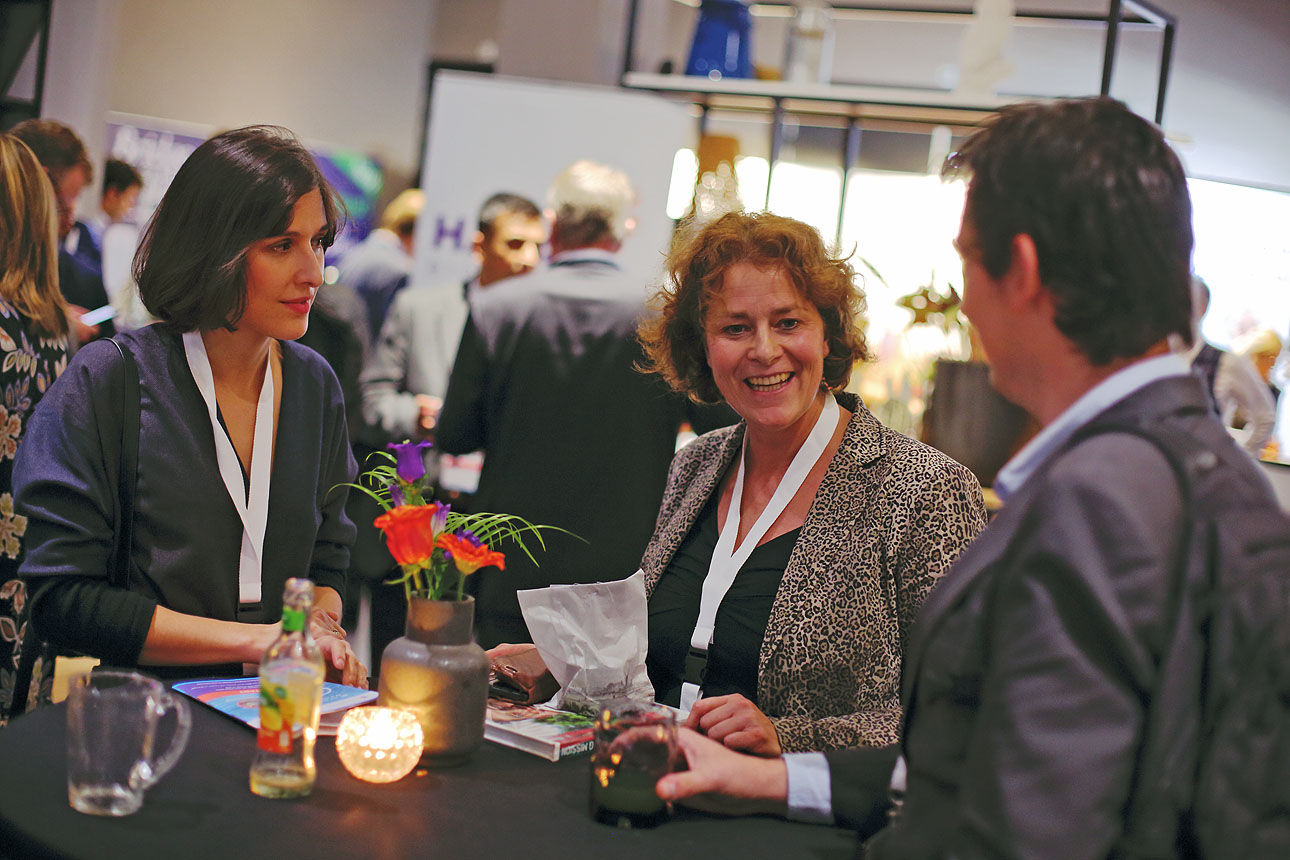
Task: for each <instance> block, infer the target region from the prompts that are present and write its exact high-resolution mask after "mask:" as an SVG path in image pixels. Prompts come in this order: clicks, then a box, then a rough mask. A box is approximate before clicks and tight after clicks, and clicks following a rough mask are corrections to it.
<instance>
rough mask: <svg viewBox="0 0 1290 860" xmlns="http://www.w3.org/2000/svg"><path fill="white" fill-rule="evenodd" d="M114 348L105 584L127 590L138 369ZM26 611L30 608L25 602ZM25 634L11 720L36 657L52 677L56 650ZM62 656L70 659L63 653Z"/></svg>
mask: <svg viewBox="0 0 1290 860" xmlns="http://www.w3.org/2000/svg"><path fill="white" fill-rule="evenodd" d="M111 343H112V345H113V346H115V347H116V348H117V351H118V352H119V353H121V364H122V368H123V373H124V374H125V386H124V392H123V395H122V397H121V468H120V471H119V473H118V478H117V510H116V523H117V527H116V545H115V546H114V547H113V551H112V562H111V565H110V566H109V567H108V571H107V574H108V582H109V583H111V584H112V585H114V586H116V587H118V588H128V587H129V583H130V564H131V562H130V552H131V548H132V547H133V545H134V485H135V482H136V480H137V478H138V469H139V403H140V401H139V366H138V365H137V364H135V361H134V356H133V355H132V354H131V353H130V349H129V347H126V346H124V345H123V344H121V343H120V342H119V341H117V340H116V339H115V338H113V339H112V340H111ZM27 606H28V611H30V609H29V607H30V606H31V602H30V600H28V602H27ZM23 629H24V631H25V635H24V636H23V638H22V641H21V643H20V645H19V647H20V648H21V649H22V651H21V654H20V656H19V658H18V672H17V675H16V677H15V679H14V690H13V700H12V701H11V703H10V709H9V714H10V718H13V717H18V716H21V715H22V714H23V713H25V712H26V710H27V691H28V689H29V688H30V687H31V681H32V675H33V673H34V672H35V668H36V663H37V658H41V659H40V664H41V676H42V681H41V683H42V684H45V683H47V682H48V680H49V679H51V678H52V677H53V671H54V658H55V657H56V656H58V653H57V651H56V649H54V648H53V647H51V646H50V644H49V643H48V642H45V641H44V640H41V639H39V638H37V637H36V636H35V635H34V634H33V633H32V630H31V623H30V619H28V620H27V623H26V624H24V625H23ZM63 656H69V655H67V654H64V655H63Z"/></svg>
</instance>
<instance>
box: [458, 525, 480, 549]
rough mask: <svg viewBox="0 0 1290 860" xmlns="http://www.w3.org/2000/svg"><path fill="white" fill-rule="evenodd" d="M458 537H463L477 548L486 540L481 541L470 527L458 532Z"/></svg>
mask: <svg viewBox="0 0 1290 860" xmlns="http://www.w3.org/2000/svg"><path fill="white" fill-rule="evenodd" d="M457 537H459V538H461V539H462V540H464V541H465V542H466V543H468V544H470V545H471V546H473V547H475V548H476V549H478V548H479V547H481V546H483V545H484V542H483V541H481V540H480V539H479V538H477V537H475V533H474V532H472V531H471V530H470V529H462V530H461V531H460V532H458V533H457Z"/></svg>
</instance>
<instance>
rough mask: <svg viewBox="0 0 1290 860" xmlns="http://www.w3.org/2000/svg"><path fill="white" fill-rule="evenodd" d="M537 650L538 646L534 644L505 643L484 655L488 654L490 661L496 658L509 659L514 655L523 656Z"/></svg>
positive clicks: (495, 646) (490, 649)
mask: <svg viewBox="0 0 1290 860" xmlns="http://www.w3.org/2000/svg"><path fill="white" fill-rule="evenodd" d="M535 650H537V646H536V645H534V644H533V643H532V642H520V643H517V644H514V645H512V644H511V643H510V642H503V643H502V644H501V645H494V646H493V647H492V648H489V649H488V650H487V651H485V652H484V653H485V654H487V655H488V659H490V660H491V659H493V658H494V657H509V656H511V655H512V654H523V653H524V652H526V651H535Z"/></svg>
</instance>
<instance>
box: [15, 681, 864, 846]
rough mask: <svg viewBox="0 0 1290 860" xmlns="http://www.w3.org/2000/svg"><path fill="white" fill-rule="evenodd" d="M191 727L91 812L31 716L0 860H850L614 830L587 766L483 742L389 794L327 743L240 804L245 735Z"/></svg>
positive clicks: (716, 837) (692, 822)
mask: <svg viewBox="0 0 1290 860" xmlns="http://www.w3.org/2000/svg"><path fill="white" fill-rule="evenodd" d="M189 707H190V710H191V711H192V714H193V731H192V737H191V738H190V740H189V745H188V749H187V750H186V751H185V752H184V755H183V757H182V758H181V759H180V761H179V763H178V764H177V765H176V766H175V769H174V770H173V771H171V773H169V774H167V775H166V776H165V777H163V778H162V780H161V781H160V782H159V783H158V784H157V785H156V786H154V787H153V788H152V790H151V791H149V792H148V794H147V798H146V799H145V801H144V805H143V809H142V810H140V811H139V812H137V813H136V814H134V815H131V816H127V817H125V818H116V819H111V818H97V817H94V816H89V815H82V814H80V813H77V812H75V811H73V810H72V809H71V808H70V807H69V806H68V804H67V780H66V773H67V755H66V750H65V740H64V738H65V730H66V714H67V711H66V707H65V706H64V705H56V706H53V707H49V708H43V709H40V710H37V711H35V712H32V713H30V714H27V715H26V716H23V717H19V718H17V719H15V720H13V721H12V722H11V723H10V724H9V726H8V727H6V728H3V729H0V797H3V798H4V800H3V802H0V857H5V858H9V860H26V858H45V857H70V858H85V860H99V858H104V857H140V858H142V857H150V856H163V857H164V856H171V857H183V858H191V860H200V858H229V857H239V856H242V857H283V858H286V857H293V858H294V857H299V858H307V860H326V858H337V860H342V858H343V860H353V858H370V860H398V858H413V857H415V858H427V857H433V858H435V860H452V858H472V860H474V858H503V857H534V858H548V857H549V858H561V860H565V858H569V857H607V858H624V860H630V858H642V860H644V859H645V858H648V860H671V858H680V857H694V858H705V860H706V859H707V858H719V857H739V858H759V857H811V858H838V860H842V858H848V860H850V858H852V857H854V856H855V854H856V837H855V836H854V835H853V834H851V833H848V832H846V831H843V830H838V829H835V828H830V827H820V826H815V825H806V824H796V823H792V822H786V821H781V820H779V819H775V818H768V817H749V818H720V817H716V816H708V815H704V814H702V813H697V812H693V811H690V810H679V811H678V812H677V814H676V816H675V817H674V818H673V819H672V820H671V821H668V822H665V823H664V824H662V825H660V826H658V827H656V828H654V829H651V830H618V829H614V828H612V827H607V826H605V825H601V824H597V823H595V822H593V821H592V820H591V818H590V817H589V816H588V813H587V793H588V781H589V776H588V760H587V757H586V756H580V757H575V758H569V759H565V760H563V761H560V762H555V763H553V762H548V761H545V760H544V759H540V758H538V757H536V756H532V755H529V754H527V753H522V752H519V751H516V750H512V749H508V748H506V747H501V746H497V745H495V744H493V743H490V742H487V741H485V743H484V745H483V746H482V747H481V748H480V749H479V750H478V751H476V752H475V754H474V755H473V756H472V758H471V760H470V762H468V763H467V764H465V765H462V766H461V767H457V768H452V769H447V770H426V769H418V770H416V771H413V773H412V775H410V776H408V777H406V778H404V779H403V780H401V781H399V782H396V783H393V784H390V785H370V784H368V783H364V782H360V781H359V780H357V779H355V778H354V777H352V776H350V775H349V773H348V772H347V771H346V770H345V769H344V768H343V767H342V766H341V764H340V761H339V759H338V758H337V757H336V747H335V743H334V738H330V737H324V738H320V739H319V741H318V748H317V758H318V782H317V785H316V786H315V788H314V791H313V794H311V795H310V796H309V797H307V798H303V799H300V800H292V801H281V800H266V799H264V798H260V797H257V796H255V795H253V794H251V792H250V789H249V788H248V787H247V771H248V768H249V766H250V762H251V756H252V753H253V751H254V747H255V735H254V733H253V732H252V730H251V729H250V728H248V727H247V726H244V725H242V724H241V723H239V722H237V721H235V720H233V719H231V718H229V717H225V716H223V715H221V714H218V713H216V712H215V711H213V710H211V709H209V708H206V707H204V706H202V705H199V704H198V703H196V702H190V703H189Z"/></svg>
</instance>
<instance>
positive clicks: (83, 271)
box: [10, 119, 116, 347]
mask: <svg viewBox="0 0 1290 860" xmlns="http://www.w3.org/2000/svg"><path fill="white" fill-rule="evenodd" d="M10 134H12V135H13V136H14V137H16V138H18V139H19V140H21V141H22V142H23V143H25V144H27V146H29V147H31V151H32V152H34V153H35V154H36V158H37V159H38V160H39V161H40V164H41V166H42V167H44V168H45V173H46V175H48V176H49V181H50V182H51V183H52V184H53V186H54V197H55V199H56V200H57V201H58V241H59V242H60V247H59V251H58V286H59V289H61V290H62V293H63V296H64V297H65V298H66V299H67V306H68V310H69V312H70V319H71V324H72V325H71V334H72V337H73V339H74V341H75V342H74V343H73V344H72V346H73V347H74V346H76V345H77V344H81V343H87V342H89V341H91V340H93V339H94V338H96V337H111V336H112V335H113V334H115V333H116V327H115V325H113V323H112V320H111V319H110V318H109V319H105V320H102V321H100V322H89V323H87V322H83V321H82V320H81V316H82V315H83V314H85V313H86V312H87V311H91V310H95V311H96V310H98V309H100V308H103V307H106V306H107V305H108V303H109V302H108V294H107V290H106V289H105V288H104V286H103V279H102V278H101V277H100V276H99V273H98V272H96V271H94V270H92V269H87V268H86V267H85V266H83V265H82V264H81V263H79V262H78V261H77V260H76V258H75V257H73V256H72V255H71V254H70V253H68V252H67V249H66V248H64V247H62V246H61V243H62V242H65V241H66V239H67V237H68V235H69V234H70V233H71V232H72V227H73V226H75V224H76V201H77V198H79V197H80V196H81V191H82V189H84V188H85V186H86V185H88V184H89V183H90V181H91V180H92V179H93V178H94V168H93V167H91V166H90V160H89V156H88V155H86V153H85V144H83V143H81V139H80V138H79V137H77V136H76V132H74V131H72V130H71V129H70V128H68V127H67V126H65V125H63V124H62V123H61V122H56V121H55V120H52V119H28V120H24V121H22V122H20V123H18V124H17V125H15V126H14V127H13V128H12V129H10Z"/></svg>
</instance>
